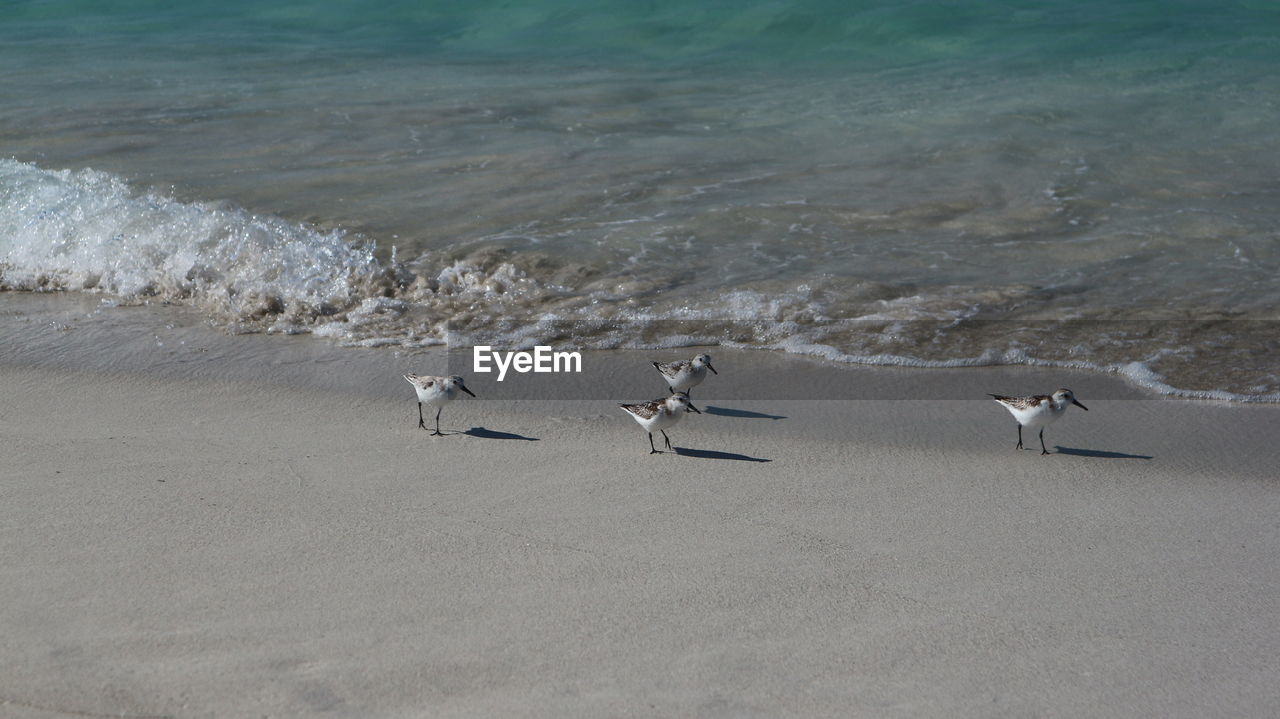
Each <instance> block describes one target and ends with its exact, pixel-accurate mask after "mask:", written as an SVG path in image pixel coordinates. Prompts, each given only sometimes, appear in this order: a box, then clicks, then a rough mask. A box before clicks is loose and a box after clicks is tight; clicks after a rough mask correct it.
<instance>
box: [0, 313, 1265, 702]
mask: <svg viewBox="0 0 1280 719" xmlns="http://www.w3.org/2000/svg"><path fill="white" fill-rule="evenodd" d="M245 341H246V342H256V341H264V342H266V341H271V342H277V343H280V342H285V343H286V344H288V341H287V340H282V339H281V338H262V339H261V340H245ZM304 342H309V344H305V345H304V344H298V345H293V344H289V345H288V346H290V347H303V348H304V349H300V350H298V351H299V352H301V353H302V354H303V355H305V358H304V359H306V361H303V360H299V361H298V362H296V363H291V362H288V361H286V362H282V363H280V364H279V365H276V366H274V368H273V367H265V368H262V372H261V375H260V376H259V377H258V378H256V379H251V378H246V377H237V376H235V375H236V373H235V372H228V373H226V375H225V376H214V377H212V378H210V373H208V372H195V373H192V372H190V371H189V370H188V369H185V368H184V366H183V365H181V364H180V363H179V364H178V365H175V366H174V367H171V368H170V369H171V370H172V371H167V372H166V371H163V369H164V368H163V367H160V366H159V365H158V364H156V365H151V366H147V367H145V368H143V369H145V371H139V372H124V371H118V370H116V371H110V372H107V371H102V370H100V369H94V368H93V367H91V366H88V365H87V364H85V363H81V366H80V367H69V366H55V364H56V363H46V364H45V365H43V366H32V365H30V364H27V365H19V364H12V363H10V364H0V387H3V398H4V402H3V413H2V415H0V436H2V437H3V445H2V447H3V448H2V449H0V451H2V452H3V455H2V464H0V556H3V563H2V564H0V668H2V669H0V716H3V717H8V718H10V719H32V718H39V719H43V718H45V717H62V716H77V717H83V716H93V717H98V716H102V717H106V716H110V717H135V718H136V717H306V716H333V717H353V718H355V717H453V716H475V717H495V716H504V717H508V716H512V717H601V716H631V717H650V716H671V717H785V716H805V717H810V716H831V717H845V716H874V717H918V716H931V717H968V716H972V717H991V716H1018V717H1024V716H1036V717H1058V716H1060V717H1080V716H1115V717H1134V716H1150V717H1197V718H1202V717H1218V716H1222V717H1226V716H1233V717H1239V716H1256V717H1263V716H1273V715H1274V712H1275V710H1276V707H1278V706H1280V681H1277V673H1276V658H1277V657H1278V656H1280V569H1278V568H1277V566H1278V565H1277V561H1276V558H1277V557H1280V519H1278V518H1280V481H1277V471H1276V466H1277V459H1278V455H1277V452H1276V450H1275V445H1274V442H1275V439H1276V437H1277V431H1276V430H1277V429H1278V428H1280V408H1277V407H1274V406H1228V405H1223V404H1216V403H1208V402H1189V401H1178V400H1160V399H1150V398H1144V395H1142V394H1141V393H1139V392H1136V391H1135V390H1133V389H1131V388H1128V387H1126V386H1125V385H1123V384H1122V383H1120V382H1119V381H1118V380H1114V379H1112V378H1109V377H1103V376H1099V375H1089V376H1086V375H1073V376H1070V378H1069V380H1070V381H1071V382H1072V383H1073V384H1072V385H1069V386H1073V389H1075V390H1076V393H1077V395H1078V396H1079V397H1080V399H1081V400H1082V401H1083V402H1084V403H1085V404H1086V405H1088V407H1089V409H1090V411H1089V412H1088V413H1085V412H1081V411H1079V410H1076V409H1074V408H1073V409H1072V410H1071V411H1070V412H1069V414H1068V415H1067V416H1066V417H1065V418H1064V419H1063V420H1062V421H1060V422H1059V423H1057V424H1055V425H1053V426H1051V427H1050V428H1049V429H1048V431H1047V432H1046V439H1047V441H1048V444H1049V446H1050V448H1051V449H1052V448H1057V449H1058V453H1056V454H1054V455H1052V456H1047V457H1042V456H1040V454H1039V452H1038V450H1037V451H1023V452H1018V451H1015V450H1014V448H1013V445H1014V442H1015V439H1016V431H1015V426H1014V424H1013V422H1012V419H1011V418H1010V417H1009V416H1008V414H1007V413H1006V412H1005V411H1004V410H1003V409H1001V408H1000V407H999V406H997V405H995V404H994V403H992V402H990V401H989V400H984V399H981V397H982V392H984V391H1020V390H1023V389H1024V388H1035V389H1041V390H1042V391H1047V390H1051V389H1053V388H1054V387H1055V386H1056V385H1058V384H1066V382H1064V381H1057V380H1059V379H1060V378H1061V377H1062V376H1063V375H1064V374H1069V373H1062V372H1057V371H1050V370H1012V369H1010V370H995V369H993V370H977V369H973V370H954V371H924V370H918V371H914V372H908V373H906V374H903V373H902V372H888V371H873V370H868V369H863V368H840V369H831V368H824V367H822V366H821V365H820V364H819V365H812V364H811V365H804V364H803V363H798V362H797V361H793V360H786V359H782V360H779V359H778V358H776V357H774V356H772V355H768V354H767V353H741V354H739V355H733V354H732V353H729V354H725V353H724V352H723V351H721V352H720V353H719V355H718V357H717V360H716V365H717V368H718V369H719V370H720V371H721V375H720V376H718V377H715V378H712V379H711V380H708V381H707V382H706V383H705V384H704V385H703V386H702V387H700V388H699V389H698V390H695V391H694V399H695V403H696V404H697V405H699V406H700V408H701V409H703V410H704V411H706V412H707V413H706V414H704V415H702V416H693V417H691V418H689V419H687V420H686V421H684V422H682V423H681V424H680V425H678V426H677V427H676V428H675V429H673V430H672V431H671V432H670V434H671V437H672V439H673V441H674V443H675V445H676V446H677V447H679V448H681V452H680V454H662V455H653V456H651V455H649V454H648V446H647V442H646V440H645V436H644V433H643V432H642V431H641V430H640V429H639V428H638V427H637V426H636V425H635V424H634V423H633V422H632V421H631V420H630V419H628V418H627V417H626V416H625V415H624V414H622V412H621V411H619V410H618V409H617V408H616V407H615V405H614V402H612V401H609V399H583V400H577V401H549V400H548V401H533V400H524V401H521V400H514V399H513V400H486V401H475V400H466V401H460V402H456V403H453V404H451V405H450V406H448V407H447V408H446V409H445V411H444V415H443V422H442V423H443V425H444V427H445V428H446V429H447V430H448V431H450V432H451V434H449V435H448V436H445V437H429V436H428V435H427V433H426V432H423V431H421V430H419V429H418V428H417V426H416V425H417V410H416V405H415V404H414V401H413V393H412V390H411V388H410V387H409V386H408V385H407V384H405V383H404V381H403V380H402V379H400V378H399V376H398V373H397V372H396V369H397V367H396V366H395V365H397V363H399V364H404V359H403V358H400V357H396V356H394V355H392V354H391V353H369V354H365V355H361V354H360V353H359V352H353V351H351V350H342V351H336V352H339V353H341V352H346V355H344V356H346V357H348V358H350V357H353V356H357V357H359V359H358V363H364V364H363V365H361V366H363V367H364V370H365V371H364V372H363V373H361V374H360V376H359V377H358V378H351V379H350V382H348V383H347V384H346V385H344V384H343V382H341V381H338V380H337V379H335V378H340V377H344V376H347V372H346V371H345V370H344V369H339V370H338V371H336V372H335V371H332V368H333V367H334V366H335V365H334V364H328V365H326V364H325V363H324V362H322V361H321V359H323V358H317V357H315V356H313V353H317V352H319V353H320V354H324V351H323V350H317V349H316V348H317V347H320V346H323V345H324V343H322V342H318V341H315V340H306V341H304ZM276 346H277V347H280V346H283V345H280V344H277V345H276ZM328 351H329V352H335V351H334V350H328ZM608 356H611V357H614V361H615V364H616V363H617V362H620V361H621V359H620V358H624V357H625V354H623V353H619V354H617V355H608ZM307 358H309V359H307ZM371 358H372V359H371ZM632 359H634V358H629V359H627V361H628V362H630V361H631V360H632ZM343 361H346V360H338V361H336V364H337V365H341V363H342V362H343ZM774 361H778V362H782V363H783V364H784V365H785V366H793V367H799V368H800V369H801V370H804V371H800V370H797V372H796V375H795V376H796V377H801V378H803V383H804V386H803V387H801V386H793V387H790V388H788V387H786V386H785V381H784V387H783V389H784V394H785V391H786V390H789V389H794V391H795V393H796V394H797V395H798V396H813V392H814V391H815V386H816V387H817V388H818V390H817V391H820V390H821V387H822V386H823V383H824V382H826V381H832V382H835V381H837V380H835V379H832V378H833V377H837V376H838V377H839V378H843V379H840V380H839V381H849V380H850V379H852V380H854V381H855V384H858V385H859V386H863V387H876V386H883V385H884V383H885V382H903V381H905V382H907V383H908V384H909V385H910V386H911V388H912V392H913V394H911V396H912V397H929V396H933V395H935V394H936V395H938V396H951V397H961V396H963V397H972V398H973V399H943V400H927V399H899V400H890V399H885V400H829V401H823V400H817V399H801V400H786V399H774V400H766V399H737V400H732V399H727V398H726V397H729V396H733V395H731V394H726V393H725V391H726V390H727V389H728V388H729V387H731V386H732V384H731V382H732V380H731V378H732V377H734V376H735V375H743V374H745V372H743V368H744V366H745V365H744V363H747V362H763V363H765V364H767V363H768V362H774ZM632 363H633V364H634V362H632ZM787 363H790V364H789V365H788V364H787ZM141 364H145V363H141ZM735 366H736V367H735ZM326 367H327V368H329V369H323V368H326ZM300 368H301V369H300ZM317 368H321V369H317ZM806 368H807V369H806ZM347 369H349V368H347ZM399 369H403V370H418V371H421V370H423V369H430V368H424V367H400V368H399ZM757 369H758V368H757ZM805 372H810V374H809V375H806V374H805ZM833 372H838V373H841V374H839V375H835V374H832V373H833ZM300 373H301V374H300ZM824 373H825V374H824ZM321 374H323V375H325V376H326V377H328V378H329V379H331V380H333V381H332V382H331V383H330V384H329V385H328V386H326V384H325V382H322V381H321V380H320V375H321ZM823 377H826V378H827V379H826V380H824V379H823ZM904 378H906V379H905V380H904ZM787 381H791V380H787ZM716 382H722V383H723V384H722V385H721V386H719V387H717V385H716V384H715V383H716ZM815 383H816V385H815ZM469 384H470V385H471V386H472V388H473V389H475V390H476V392H477V394H480V395H481V397H485V396H486V392H487V393H488V394H489V396H492V395H493V394H494V393H495V391H496V389H497V388H496V387H495V385H493V383H492V382H491V381H489V382H484V381H481V380H479V379H474V378H469ZM646 386H651V384H650V385H646ZM654 389H655V390H656V389H657V387H654ZM895 391H898V390H887V391H885V393H884V394H885V396H892V395H893V394H894V392H895ZM650 394H653V395H654V396H657V394H659V393H657V392H652V393H650ZM647 398H648V397H646V396H636V395H635V394H634V393H619V396H616V397H613V398H611V399H614V400H636V399H647ZM464 432H465V433H464ZM1028 434H1029V437H1028V439H1029V442H1028V444H1029V445H1031V446H1034V444H1035V442H1034V436H1032V435H1030V433H1028Z"/></svg>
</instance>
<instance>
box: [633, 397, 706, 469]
mask: <svg viewBox="0 0 1280 719" xmlns="http://www.w3.org/2000/svg"><path fill="white" fill-rule="evenodd" d="M618 406H619V407H621V408H622V409H623V411H625V412H626V413H627V414H629V415H631V418H632V419H634V420H635V421H636V422H638V423H639V424H640V426H641V427H644V429H645V431H646V432H648V433H649V454H657V453H658V449H657V448H656V447H654V446H653V432H654V430H657V431H659V432H662V438H663V439H665V440H667V449H671V438H670V437H668V436H667V432H666V429H667V428H668V427H672V426H675V424H676V422H679V421H680V418H681V417H683V416H684V413H685V412H686V411H688V412H697V413H698V414H702V412H699V411H698V408H697V407H694V406H693V404H692V403H691V402H689V395H688V394H686V393H684V392H677V393H675V394H673V395H671V396H670V397H665V398H663V399H655V400H653V401H650V402H642V403H640V404H620V405H618Z"/></svg>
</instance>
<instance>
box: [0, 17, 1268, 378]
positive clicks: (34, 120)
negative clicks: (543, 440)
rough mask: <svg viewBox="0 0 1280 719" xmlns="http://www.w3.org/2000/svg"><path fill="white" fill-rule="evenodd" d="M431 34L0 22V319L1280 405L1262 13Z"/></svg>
mask: <svg viewBox="0 0 1280 719" xmlns="http://www.w3.org/2000/svg"><path fill="white" fill-rule="evenodd" d="M463 5H464V4H461V3H449V4H445V3H409V2H400V3H379V4H376V6H367V4H363V3H361V4H357V3H355V2H327V3H321V2H296V3H271V4H264V3H247V2H245V3H237V2H226V3H217V4H214V3H186V4H181V3H160V2H124V3H112V4H111V6H110V9H109V10H104V9H103V5H102V4H100V3H90V2H19V3H8V4H6V5H4V6H2V7H0V87H3V89H4V95H5V101H4V102H3V103H0V156H2V157H8V158H10V159H8V160H3V161H0V287H4V288H10V289H58V290H70V291H80V292H96V293H102V294H103V295H104V296H106V297H109V298H111V301H112V302H119V301H123V302H126V303H128V302H157V301H167V302H178V303H182V304H187V305H192V306H195V307H197V308H199V309H201V310H202V311H203V312H204V313H205V315H206V316H207V317H208V318H209V319H210V320H211V321H213V322H214V323H216V324H219V325H222V326H225V327H228V328H231V329H234V330H264V329H265V330H269V331H277V332H291V333H294V332H311V333H314V334H317V335H320V336H323V337H329V338H334V339H336V340H338V341H341V342H346V343H351V344H358V345H364V346H383V345H392V346H398V347H410V348H412V347H420V346H425V345H431V344H437V343H441V342H445V341H452V342H468V341H481V340H484V341H488V342H495V341H501V342H506V343H511V344H528V343H531V342H535V341H540V340H543V339H546V338H547V336H548V335H549V334H554V335H555V338H556V339H557V340H559V341H561V342H568V343H575V344H578V345H581V346H584V347H612V346H626V345H637V344H644V345H659V346H670V345H678V344H689V343H693V342H706V343H722V344H732V345H738V346H747V347H761V348H775V349H783V350H786V351H791V352H800V353H809V354H818V355H822V356H827V357H832V358H835V359H841V360H848V361H861V362H877V363H887V364H920V365H964V364H999V363H1041V364H1062V365H1071V366H1079V367H1093V368H1097V369H1101V370H1107V371H1119V372H1124V373H1126V374H1127V375H1128V376H1130V377H1133V378H1134V379H1135V381H1138V382H1141V383H1145V384H1147V385H1149V386H1154V387H1157V388H1159V389H1161V390H1163V391H1168V392H1174V393H1181V394H1190V395H1197V396H1220V397H1234V398H1254V399H1275V398H1277V397H1280V368H1278V367H1277V361H1276V360H1275V359H1274V358H1275V357H1276V356H1277V350H1280V339H1277V333H1276V332H1274V331H1273V330H1272V327H1274V326H1275V325H1274V322H1275V320H1276V319H1277V308H1280V283H1277V281H1276V280H1277V274H1278V273H1280V250H1277V242H1276V241H1277V239H1278V238H1280V211H1277V209H1276V208H1277V207H1280V202H1278V200H1280V185H1277V183H1276V181H1275V176H1274V168H1275V164H1276V158H1277V157H1280V152H1278V151H1280V139H1277V136H1276V133H1275V132H1274V131H1273V129H1272V128H1274V127H1276V126H1278V123H1280V109H1278V108H1277V106H1276V100H1275V99H1274V98H1277V97H1280V80H1278V79H1277V77H1280V74H1278V73H1277V72H1276V71H1277V69H1280V40H1278V39H1277V38H1280V6H1277V5H1275V4H1274V3H1262V2H1238V3H1211V2H1178V3H1171V2H1119V3H1116V2H1110V3H1103V2H1089V3H1074V4H1070V5H1068V4H1061V3H1044V2H1004V3H998V4H997V3H888V2H862V3H837V2H792V3H772V2H770V3H766V2H701V3H699V2H683V3H676V2H648V3H644V2H631V3H621V2H617V3H580V2H567V1H559V2H523V3H499V2H481V3H467V4H465V7H464V6H463ZM2 301H3V299H2V297H0V302H2ZM656 320H665V321H668V324H661V325H655V324H653V323H654V321H656ZM670 321H678V322H681V323H683V324H682V325H680V328H679V329H678V330H671V329H670V328H671V327H672V325H671V324H669V322H670ZM553 323H559V324H555V327H556V329H555V330H554V332H553V330H552V329H551V327H552V324H553ZM565 323H568V324H565ZM649 325H652V326H650V327H649V329H645V328H646V326H649ZM659 326H660V327H662V328H664V329H662V330H658V329H655V328H656V327H659ZM566 328H568V329H566Z"/></svg>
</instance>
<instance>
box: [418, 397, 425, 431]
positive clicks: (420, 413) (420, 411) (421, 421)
mask: <svg viewBox="0 0 1280 719" xmlns="http://www.w3.org/2000/svg"><path fill="white" fill-rule="evenodd" d="M418 426H419V427H421V428H422V429H426V428H427V421H426V420H425V419H423V418H422V403H421V402H419V403H418Z"/></svg>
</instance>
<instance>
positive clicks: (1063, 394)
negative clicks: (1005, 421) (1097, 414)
mask: <svg viewBox="0 0 1280 719" xmlns="http://www.w3.org/2000/svg"><path fill="white" fill-rule="evenodd" d="M991 396H992V397H994V398H995V400H996V401H997V402H999V403H1000V404H1002V405H1004V407H1005V409H1007V410H1009V412H1010V413H1011V414H1012V415H1013V418H1014V419H1016V420H1018V449H1022V428H1023V427H1030V428H1031V429H1035V428H1036V427H1039V428H1040V454H1048V453H1049V450H1047V449H1045V448H1044V428H1045V425H1047V424H1049V423H1050V422H1053V421H1054V420H1055V419H1057V418H1059V417H1061V416H1062V413H1063V412H1066V411H1067V406H1068V405H1072V404H1074V405H1075V406H1077V407H1079V408H1080V409H1082V410H1084V411H1086V412H1088V411H1089V408H1088V407H1086V406H1084V405H1082V404H1080V403H1079V402H1077V401H1076V396H1075V395H1074V394H1072V393H1071V390H1069V389H1060V390H1058V391H1057V392H1054V393H1053V394H1052V395H1048V394H1038V395H1036V396H1034V397H1006V396H1004V395H1000V394H993V395H991Z"/></svg>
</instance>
